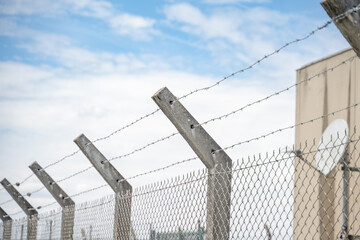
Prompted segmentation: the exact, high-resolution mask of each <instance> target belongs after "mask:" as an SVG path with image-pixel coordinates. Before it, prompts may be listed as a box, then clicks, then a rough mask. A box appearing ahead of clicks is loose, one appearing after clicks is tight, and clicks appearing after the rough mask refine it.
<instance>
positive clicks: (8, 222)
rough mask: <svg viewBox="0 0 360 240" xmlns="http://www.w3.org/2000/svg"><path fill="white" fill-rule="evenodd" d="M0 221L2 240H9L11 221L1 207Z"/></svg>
mask: <svg viewBox="0 0 360 240" xmlns="http://www.w3.org/2000/svg"><path fill="white" fill-rule="evenodd" d="M0 219H1V220H2V221H3V224H4V230H3V240H11V227H12V219H11V217H10V216H9V215H8V214H7V213H6V212H5V211H4V210H3V209H2V208H1V207H0Z"/></svg>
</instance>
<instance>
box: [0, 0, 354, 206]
mask: <svg viewBox="0 0 360 240" xmlns="http://www.w3.org/2000/svg"><path fill="white" fill-rule="evenodd" d="M358 10H360V4H359V5H357V6H356V7H354V8H352V9H350V10H348V11H346V12H345V13H343V14H340V15H338V16H336V17H334V18H333V19H332V20H329V21H327V22H326V23H325V24H323V25H322V26H320V27H318V28H317V29H315V30H313V31H311V32H310V33H309V34H307V35H306V36H305V37H303V38H299V39H296V40H293V41H291V42H288V43H286V44H284V45H283V46H281V47H280V48H278V49H276V50H275V51H273V52H272V53H270V54H268V55H265V56H264V57H263V58H261V59H259V60H257V61H255V62H254V63H253V64H251V65H249V66H248V67H247V68H243V69H240V70H238V71H236V72H233V73H232V74H230V75H228V76H226V77H224V78H223V79H221V80H220V81H218V82H216V83H215V84H213V85H210V86H207V87H204V88H199V89H195V90H193V91H191V92H189V93H187V94H185V95H183V96H182V97H180V98H177V100H180V99H183V98H186V97H188V96H190V95H192V94H195V93H197V92H200V91H204V90H209V89H211V88H213V87H215V86H217V85H219V84H220V83H222V82H223V81H225V80H226V79H228V78H230V77H232V76H235V75H236V74H238V73H241V72H244V71H246V70H249V69H251V68H252V67H254V66H255V65H257V64H260V63H261V62H262V61H264V60H265V59H267V58H268V57H270V56H272V55H274V54H276V53H279V52H280V51H281V50H282V49H284V48H286V47H287V46H289V45H291V44H294V43H297V42H300V41H303V40H305V39H307V38H309V37H310V36H312V35H314V34H315V33H316V32H318V31H320V30H321V29H324V28H326V27H327V26H328V25H329V24H331V22H332V21H334V22H336V21H339V20H341V19H343V18H345V17H347V16H348V15H350V14H351V13H353V12H356V11H358ZM355 57H356V56H353V57H351V58H349V59H347V60H345V61H343V62H342V63H340V64H338V65H337V66H335V67H333V68H330V69H327V70H326V71H323V72H321V73H319V74H316V75H314V76H312V77H311V78H309V79H306V80H303V81H301V82H299V83H296V84H294V85H292V86H290V87H288V88H286V89H283V90H281V91H278V92H275V93H273V94H271V95H269V96H267V97H265V98H263V99H260V100H257V101H255V102H252V103H250V104H247V105H245V106H244V107H242V108H239V109H236V110H234V111H232V112H230V113H227V114H224V115H221V116H220V117H216V118H212V119H210V120H207V121H205V122H203V123H202V124H198V125H196V126H194V127H198V126H200V125H205V124H207V123H209V122H212V121H215V120H221V119H222V118H226V117H228V116H230V115H233V114H235V113H237V112H239V111H242V110H244V109H245V108H247V107H250V106H252V105H254V104H257V103H260V102H262V101H265V100H267V99H269V98H271V97H273V96H276V95H279V94H280V93H282V92H285V91H288V90H289V89H291V88H293V87H295V86H297V85H299V84H301V83H303V82H305V81H309V80H311V79H312V78H314V77H316V76H319V75H320V74H323V73H326V72H328V71H330V70H333V69H334V68H336V67H338V66H340V65H343V64H345V62H347V61H350V60H353V59H354V58H355ZM159 110H160V109H156V110H155V111H153V112H151V113H148V114H146V115H144V116H141V117H140V118H138V119H136V120H135V121H133V122H131V123H129V124H127V125H125V126H123V127H121V128H119V129H117V130H115V131H113V132H111V133H110V134H109V135H107V136H105V137H100V138H98V139H96V140H94V141H93V142H92V143H95V142H98V141H102V140H106V139H109V138H110V137H112V136H113V135H115V134H116V133H118V132H121V131H122V130H124V129H126V128H129V127H131V126H133V125H135V124H136V123H138V122H139V121H141V120H143V119H145V118H148V117H150V116H152V115H154V114H156V113H157V112H158V111H159ZM323 117H324V116H323ZM293 127H295V126H291V127H287V128H283V129H279V130H277V131H274V132H271V133H268V134H266V135H262V136H261V137H260V138H265V137H266V136H269V135H272V134H275V133H276V132H279V131H283V130H285V129H288V128H293ZM177 134H178V133H173V134H171V135H169V136H167V137H164V138H162V139H159V140H156V141H154V142H151V143H149V144H147V145H145V146H143V147H141V148H138V149H135V150H134V151H132V152H130V153H128V154H124V155H121V156H117V157H114V158H111V159H110V160H109V161H112V160H115V159H119V158H123V157H127V156H129V155H132V154H135V153H136V152H139V151H142V150H144V149H145V148H147V147H149V146H151V145H154V144H156V143H158V142H161V141H164V140H166V139H169V138H171V137H172V136H174V135H177ZM258 139H259V138H253V139H250V140H247V141H244V142H250V141H254V140H258ZM244 142H239V143H236V144H233V145H232V146H229V147H227V148H225V149H223V150H226V149H229V148H233V147H234V146H238V145H240V144H242V143H244ZM217 151H220V150H217ZM78 152H80V149H79V150H77V151H75V152H73V153H71V154H69V155H66V156H64V157H63V158H61V159H59V160H57V161H55V162H53V163H51V164H49V165H47V166H45V167H44V169H47V168H49V167H51V166H54V165H56V164H58V163H60V162H62V161H64V160H65V159H67V158H70V157H72V156H74V155H76V154H77V153H78ZM180 162H183V161H180ZM175 165H177V164H175ZM90 168H92V166H91V167H89V168H86V169H84V170H82V171H80V172H77V173H75V174H72V175H70V176H68V177H65V178H64V179H61V180H59V182H61V181H65V180H67V179H69V178H71V177H74V176H76V175H79V174H81V173H83V172H85V171H87V170H89V169H90ZM166 168H168V167H166ZM154 171H155V170H153V171H150V172H154ZM140 175H143V174H140ZM32 176H34V174H31V175H29V176H28V177H26V178H25V179H24V180H22V181H21V182H17V183H16V184H15V185H16V186H20V185H22V184H23V183H25V182H26V181H27V180H28V179H30V178H31V177H32ZM42 189H44V187H42V188H40V189H38V190H35V191H33V192H31V193H30V194H29V193H28V196H30V195H31V194H33V193H36V192H38V191H41V190H42ZM2 190H4V188H1V189H0V191H2ZM11 201H12V199H9V200H7V201H5V202H3V203H1V204H0V205H3V204H6V203H8V202H11Z"/></svg>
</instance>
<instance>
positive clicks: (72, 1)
mask: <svg viewBox="0 0 360 240" xmlns="http://www.w3.org/2000/svg"><path fill="white" fill-rule="evenodd" d="M328 20H329V18H328V16H327V15H326V13H325V11H324V10H323V9H322V8H321V6H320V2H319V1H314V0H302V1H299V0H296V1H285V0H279V1H277V0H202V1H191V0H190V1H177V0H162V1H161V0H158V1H146V0H143V1H140V0H134V1H105V0H59V1H51V0H35V1H34V0H32V1H29V0H0V148H1V149H0V178H1V179H2V178H5V177H6V178H7V179H8V180H9V181H10V182H11V183H16V182H21V181H22V180H24V179H25V178H26V177H27V176H29V175H30V174H31V170H30V169H29V168H28V166H29V165H30V164H31V163H32V162H34V161H37V162H38V163H39V164H40V165H42V166H46V165H48V164H51V163H53V162H55V161H57V160H59V159H61V158H62V157H64V156H66V155H68V154H71V153H72V152H74V151H76V150H77V147H76V145H75V144H74V142H73V140H74V139H75V138H76V137H77V136H78V135H80V134H81V133H84V134H85V135H86V136H87V137H88V138H89V139H90V140H95V139H97V138H100V137H104V136H107V135H108V134H111V133H112V132H113V131H116V130H117V129H120V128H122V127H123V126H126V125H127V124H129V123H131V122H133V121H134V120H136V119H138V118H139V117H141V116H143V115H145V114H147V113H150V112H152V111H154V110H156V108H157V106H156V104H155V103H154V102H153V100H152V99H151V96H152V95H153V94H154V93H155V92H156V91H157V90H158V89H160V88H162V87H164V86H167V87H168V88H169V89H170V91H172V93H173V94H174V95H176V96H182V95H184V94H186V93H189V92H191V91H192V90H195V89H197V88H203V87H206V86H210V85H212V84H214V83H216V82H217V81H219V80H221V79H222V78H223V77H224V76H227V75H229V74H231V73H233V72H236V71H238V70H240V69H243V68H246V67H247V66H249V65H251V64H252V63H254V62H256V61H257V60H258V59H261V58H262V57H263V56H264V55H266V54H269V53H271V52H273V51H274V50H276V49H277V48H280V47H281V46H283V45H284V44H286V43H287V42H290V41H293V40H294V39H297V38H302V37H304V36H306V35H307V34H308V33H310V32H311V31H313V30H314V29H316V28H317V27H318V26H321V25H323V24H324V23H325V22H326V21H328ZM347 47H349V45H348V44H347V42H346V41H345V40H344V39H343V37H342V35H341V34H340V33H339V32H338V30H337V29H336V27H335V26H334V25H333V24H331V25H330V26H328V27H327V28H325V29H323V30H321V31H318V32H317V33H316V34H314V35H313V36H311V37H310V38H308V39H307V40H304V41H302V42H299V43H296V44H293V45H290V46H288V47H286V48H285V49H283V50H282V51H280V52H279V53H278V54H275V55H273V56H272V57H269V58H268V59H265V60H264V61H263V62H261V63H260V64H257V65H256V66H254V67H253V68H252V69H250V70H248V71H246V72H244V73H239V74H236V75H235V76H233V77H230V78H228V79H227V80H226V81H223V82H222V83H221V84H219V85H218V86H216V87H214V88H212V89H210V90H208V91H200V92H198V93H196V94H193V95H191V96H189V97H187V98H185V99H182V100H181V102H182V103H183V104H184V105H185V106H186V107H187V109H188V110H189V111H190V112H191V113H192V114H193V115H194V117H195V118H197V119H198V121H199V122H204V121H206V120H208V119H211V118H214V117H218V116H221V115H223V114H226V113H229V112H231V111H234V110H236V109H239V108H241V107H243V106H245V105H246V104H248V103H251V102H253V101H256V100H258V99H261V98H263V97H266V96H268V95H270V94H272V93H273V92H275V91H278V90H282V89H284V88H286V87H288V86H290V85H292V84H294V83H295V81H296V69H298V68H300V67H301V66H303V65H305V64H306V63H309V62H311V61H314V60H317V59H319V58H321V57H325V56H327V55H330V54H332V53H335V52H337V51H340V50H343V49H344V48H347ZM294 117H295V92H294V89H291V90H289V91H287V92H285V93H282V94H280V95H279V96H276V97H273V98H271V99H269V100H267V101H265V102H263V103H259V104H256V105H254V106H251V107H248V108H246V109H245V110H244V111H240V112H239V113H236V114H233V115H231V116H229V117H228V118H225V119H222V120H218V121H214V122H211V123H209V124H207V125H205V126H204V127H205V128H206V130H207V131H208V132H209V133H210V134H211V135H212V136H213V137H214V139H215V140H216V141H217V142H218V143H219V144H220V146H222V147H226V146H229V145H232V144H234V143H237V142H241V141H244V140H247V139H250V138H253V137H257V136H260V135H262V134H266V133H268V132H271V131H273V130H276V129H278V128H282V127H286V126H290V125H292V124H294ZM173 132H176V129H175V128H174V127H173V126H172V124H171V123H170V122H169V120H168V119H167V118H166V117H165V116H164V115H163V114H162V113H161V112H157V113H156V114H154V115H152V116H150V117H148V118H146V119H144V120H142V121H140V122H138V123H137V124H135V125H133V126H131V127H129V128H126V129H125V130H123V131H119V132H117V133H116V134H114V135H112V136H111V137H110V138H108V139H106V140H103V141H98V142H96V144H95V145H96V146H97V147H98V148H99V150H100V151H101V152H102V153H103V154H104V155H105V156H106V157H107V158H113V157H116V156H121V155H124V154H127V153H129V152H132V151H134V150H135V149H138V148H141V147H142V146H144V145H146V144H148V143H150V142H153V141H156V140H157V139H160V138H162V137H165V136H167V135H169V134H171V133H173ZM293 143H294V132H293V131H292V130H289V131H284V132H283V133H281V134H276V135H275V136H271V137H268V138H266V139H264V140H261V141H256V142H253V143H251V144H243V145H241V146H239V147H235V148H234V149H230V150H229V151H228V154H229V155H230V157H231V158H232V159H233V160H234V161H235V160H237V159H241V158H242V157H245V158H247V156H248V155H254V154H256V155H258V154H259V153H264V152H266V151H273V150H274V149H279V148H280V149H283V148H284V147H285V146H292V144H293ZM194 156H195V154H194V153H193V152H192V151H191V149H190V148H189V146H188V145H187V144H186V142H185V141H184V140H183V139H182V138H181V136H179V135H176V136H174V137H171V138H170V139H168V140H166V141H162V142H160V143H157V144H154V145H152V146H150V147H148V148H146V149H144V150H143V151H140V152H138V153H136V154H133V155H131V156H129V157H123V158H120V159H116V160H114V161H113V164H114V165H115V166H116V168H117V169H118V170H119V172H120V173H121V174H122V175H124V176H125V177H131V176H134V175H136V174H139V173H143V172H146V171H149V170H153V169H156V168H160V167H164V166H166V165H169V164H172V163H175V162H178V161H181V160H183V159H187V158H191V157H194ZM88 166H90V163H89V161H88V160H87V159H86V158H85V157H84V156H83V154H82V153H77V154H76V155H74V156H72V157H70V158H67V159H66V160H64V161H62V162H61V163H59V164H56V165H54V166H52V167H49V168H48V169H47V172H48V173H49V174H50V175H51V176H52V177H53V178H54V179H55V180H59V179H62V178H64V177H67V176H69V175H71V174H74V173H76V172H78V171H80V170H82V169H84V168H87V167H88ZM201 168H203V165H202V163H201V161H200V160H196V161H192V162H188V163H184V164H181V165H178V166H176V167H172V168H169V169H167V170H166V171H165V170H164V171H160V172H158V173H154V174H149V175H146V176H144V177H139V178H135V179H131V180H129V181H130V183H131V184H132V185H133V187H136V186H141V185H144V184H147V183H150V182H156V181H159V180H161V179H167V178H170V177H171V176H176V175H179V174H183V173H187V172H189V171H192V170H196V169H201ZM104 183H105V182H104V180H103V179H102V178H101V177H100V176H99V175H98V174H97V172H96V171H95V170H94V169H90V170H89V171H87V172H85V173H83V174H80V175H78V176H76V177H73V178H71V179H68V180H66V181H63V182H61V183H60V185H61V186H62V187H63V189H64V190H65V191H66V192H67V193H68V194H69V195H73V194H76V193H78V192H81V191H84V190H86V189H89V188H93V187H96V186H99V185H102V184H104ZM39 187H41V184H40V183H39V181H38V180H37V179H36V177H34V176H33V177H31V178H29V179H28V180H27V181H26V182H25V183H23V184H21V185H20V186H19V187H17V189H18V190H19V191H20V192H21V193H22V194H26V193H28V192H31V191H34V190H36V189H38V188H39ZM110 193H111V189H110V188H109V187H105V188H102V189H100V190H98V191H94V192H91V193H88V194H83V195H81V196H78V197H76V198H74V201H75V202H78V203H79V202H82V201H85V200H89V199H95V198H98V197H100V196H103V195H107V194H110ZM8 199H10V197H9V195H8V194H7V193H6V191H4V190H1V191H0V202H4V201H6V200H8ZM27 199H28V200H29V202H30V203H31V204H33V205H34V207H37V206H43V205H46V204H49V203H52V202H53V201H54V199H52V198H51V196H50V194H49V193H48V192H47V191H46V190H42V191H40V192H37V193H34V194H32V195H31V197H27ZM57 206H58V205H57V204H55V205H53V206H52V207H57ZM2 207H3V208H4V210H5V211H7V212H8V213H15V212H18V211H19V210H20V208H19V207H17V206H16V204H15V203H14V202H10V203H6V204H4V205H2ZM49 209H51V208H47V209H43V210H41V211H47V210H49ZM19 216H21V214H18V215H14V216H13V217H14V218H15V217H19Z"/></svg>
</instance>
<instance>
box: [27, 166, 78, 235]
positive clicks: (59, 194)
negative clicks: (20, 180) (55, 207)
mask: <svg viewBox="0 0 360 240" xmlns="http://www.w3.org/2000/svg"><path fill="white" fill-rule="evenodd" d="M29 168H30V169H31V170H32V171H33V172H34V174H35V175H36V176H37V177H38V178H39V180H40V181H41V182H42V184H43V185H44V186H45V187H46V189H47V190H48V191H49V192H50V193H51V195H52V196H53V197H54V198H55V200H56V201H57V202H58V203H59V205H60V206H61V207H62V218H61V235H60V239H61V240H71V239H73V231H74V230H73V228H74V217H75V203H74V201H73V200H72V199H71V198H70V197H69V196H68V195H67V194H66V193H65V192H64V191H63V190H62V189H61V188H60V186H59V185H58V184H57V183H56V182H55V181H54V180H53V179H52V178H51V177H50V175H49V174H48V173H47V172H45V170H44V169H43V168H42V167H41V166H40V165H39V164H38V163H37V162H33V163H32V164H31V165H30V166H29Z"/></svg>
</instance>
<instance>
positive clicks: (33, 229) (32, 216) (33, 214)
mask: <svg viewBox="0 0 360 240" xmlns="http://www.w3.org/2000/svg"><path fill="white" fill-rule="evenodd" d="M1 184H2V185H3V187H4V188H5V189H6V191H7V192H8V193H9V194H10V196H11V197H12V198H13V199H14V200H15V202H16V203H17V204H18V205H19V206H20V208H21V209H22V210H23V211H24V213H25V214H26V215H27V219H28V222H27V240H36V234H37V223H38V212H37V211H36V210H35V208H33V207H32V206H31V205H30V203H29V202H28V201H27V200H26V199H25V198H24V197H23V196H22V195H21V194H20V193H19V192H18V191H17V190H16V189H15V188H14V186H13V185H11V184H10V182H9V181H8V180H7V179H6V178H4V179H3V180H2V181H1Z"/></svg>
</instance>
